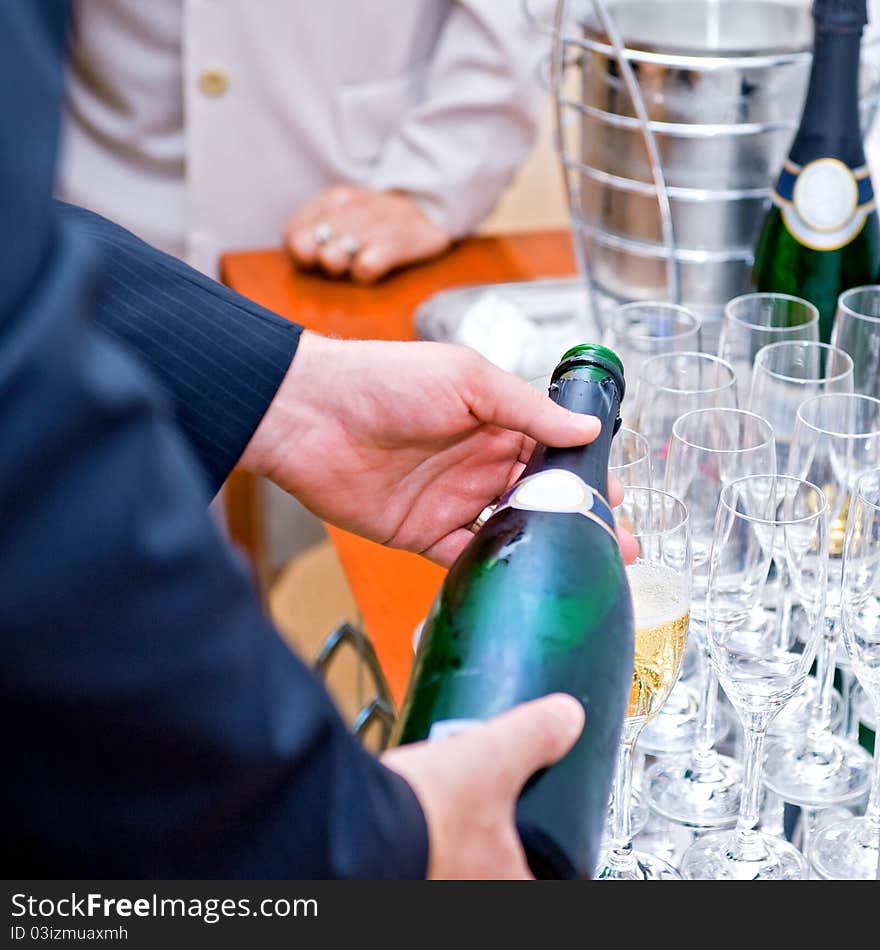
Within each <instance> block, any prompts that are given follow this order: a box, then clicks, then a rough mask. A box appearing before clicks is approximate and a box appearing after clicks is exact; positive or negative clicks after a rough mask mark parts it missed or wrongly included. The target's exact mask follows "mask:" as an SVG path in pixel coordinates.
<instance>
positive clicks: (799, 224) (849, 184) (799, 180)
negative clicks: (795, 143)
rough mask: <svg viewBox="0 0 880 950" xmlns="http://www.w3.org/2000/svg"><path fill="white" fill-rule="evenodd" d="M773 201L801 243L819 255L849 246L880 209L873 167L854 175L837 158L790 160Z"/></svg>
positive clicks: (854, 171)
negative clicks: (877, 209)
mask: <svg viewBox="0 0 880 950" xmlns="http://www.w3.org/2000/svg"><path fill="white" fill-rule="evenodd" d="M772 199H773V203H774V204H775V205H776V206H777V207H778V208H779V209H780V210H781V211H782V219H783V221H784V222H785V226H786V227H787V228H788V230H789V231H790V232H791V235H792V236H793V237H794V238H795V240H796V241H798V243H799V244H803V245H804V247H809V248H811V249H812V250H814V251H835V250H837V249H838V248H841V247H846V245H847V244H849V243H850V242H851V241H852V240H853V239H854V238H855V237H856V236H857V235H858V234H859V232H860V231H861V230H862V228H863V227H864V226H865V221H866V220H867V218H868V215H869V214H870V213H871V212H872V211H873V210H874V207H875V201H874V188H873V185H872V184H871V174H870V172H869V170H868V167H867V165H865V166H862V167H861V168H857V169H855V170H853V169H851V168H850V167H849V166H848V165H846V164H844V163H843V162H841V161H838V159H836V158H819V159H817V160H816V161H814V162H809V163H808V164H806V165H797V164H795V163H794V162H793V161H791V159H787V160H786V162H785V164H784V165H783V166H782V171H781V172H780V175H779V181H778V182H777V183H776V188H775V190H774V191H773V194H772Z"/></svg>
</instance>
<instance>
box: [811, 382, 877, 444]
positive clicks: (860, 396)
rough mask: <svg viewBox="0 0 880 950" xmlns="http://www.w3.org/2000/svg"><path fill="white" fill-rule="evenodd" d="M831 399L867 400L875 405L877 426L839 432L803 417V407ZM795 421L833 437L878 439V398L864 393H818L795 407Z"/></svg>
mask: <svg viewBox="0 0 880 950" xmlns="http://www.w3.org/2000/svg"><path fill="white" fill-rule="evenodd" d="M832 399H847V400H849V401H851V402H853V403H855V402H867V403H873V404H874V405H875V406H877V410H878V415H877V419H878V428H877V429H875V430H873V431H870V430H869V431H867V432H839V431H838V430H837V429H826V428H824V427H823V426H820V425H817V424H816V423H815V422H810V420H809V419H807V418H805V417H804V414H803V413H804V408H805V407H806V406H809V405H811V404H813V403H817V402H819V401H826V402H828V401H830V400H832ZM797 421H798V422H800V423H802V424H803V425H805V426H807V427H809V428H810V429H812V430H813V432H821V433H822V434H824V435H830V436H833V437H834V438H835V439H865V438H877V439H880V399H875V398H874V397H873V396H866V395H865V394H864V393H819V395H818V396H810V397H809V399H805V400H804V401H803V402H802V403H801V404H800V405H799V406H798V408H797Z"/></svg>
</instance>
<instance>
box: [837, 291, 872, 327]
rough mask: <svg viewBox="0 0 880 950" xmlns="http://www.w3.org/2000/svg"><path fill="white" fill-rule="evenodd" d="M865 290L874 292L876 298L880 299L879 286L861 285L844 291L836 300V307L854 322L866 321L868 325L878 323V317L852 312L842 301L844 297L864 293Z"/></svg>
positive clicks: (856, 311) (844, 301)
mask: <svg viewBox="0 0 880 950" xmlns="http://www.w3.org/2000/svg"><path fill="white" fill-rule="evenodd" d="M866 290H870V291H876V292H877V296H878V297H880V284H862V286H861V287H850V288H849V290H844V292H843V293H842V294H841V295H840V296H839V297H838V298H837V307H838V309H840V310H845V311H846V312H847V313H848V314H849V315H850V316H851V317H855V319H856V320H867V321H869V322H870V323H880V317H872V316H871V315H870V314H868V313H860V312H859V311H858V310H854V309H853V308H852V307H851V306H850V305H849V304H848V303H847V302H846V300H845V299H844V298H845V297H849V295H850V294H859V293H864V292H865V291H866Z"/></svg>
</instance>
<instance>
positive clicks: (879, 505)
mask: <svg viewBox="0 0 880 950" xmlns="http://www.w3.org/2000/svg"><path fill="white" fill-rule="evenodd" d="M869 478H876V479H877V480H878V493H880V467H877V468H869V469H867V471H864V472H862V474H861V475H859V477H858V478H857V479H856V484H855V495H856V498H858V500H859V503H860V504H863V505H865V506H867V507H868V508H871V509H873V510H874V511H876V512H880V498H878V500H877V501H871V499H870V498H868V497H867V496H866V495H865V489H864V488H863V487H862V482H863V481H867V480H868V479H869Z"/></svg>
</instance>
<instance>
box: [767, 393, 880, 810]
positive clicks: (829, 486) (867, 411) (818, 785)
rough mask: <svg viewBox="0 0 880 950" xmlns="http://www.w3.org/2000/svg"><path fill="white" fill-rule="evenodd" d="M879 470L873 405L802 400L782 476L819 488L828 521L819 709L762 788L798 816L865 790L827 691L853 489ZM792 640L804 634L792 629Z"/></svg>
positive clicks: (867, 400)
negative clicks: (837, 730)
mask: <svg viewBox="0 0 880 950" xmlns="http://www.w3.org/2000/svg"><path fill="white" fill-rule="evenodd" d="M878 465H880V400H877V399H872V398H871V397H869V396H861V395H857V394H826V395H822V396H814V397H812V398H811V399H808V400H806V401H805V402H804V403H803V404H802V405H801V406H800V407H799V408H798V412H797V423H796V425H795V432H794V437H793V440H792V444H791V452H790V455H789V462H788V471H789V473H790V474H792V475H795V476H797V477H799V478H803V479H807V480H809V481H811V482H813V484H816V485H819V486H820V487H821V488H822V491H823V492H824V494H825V496H826V498H827V500H828V506H829V511H830V516H831V527H830V533H829V564H828V570H829V581H828V603H827V608H826V612H825V617H824V624H823V636H822V639H821V643H820V647H819V656H818V662H817V669H816V681H817V687H818V701H817V702H816V704H815V705H814V707H813V709H812V710H811V713H812V714H811V717H810V721H809V725H808V727H807V728H806V729H805V730H804V731H803V732H802V733H800V734H795V735H786V736H780V737H778V738H775V739H773V740H772V741H771V742H770V743H768V749H767V753H768V756H767V759H768V760H767V769H766V772H765V776H764V780H765V782H766V784H767V787H768V788H769V789H770V790H771V791H773V792H775V793H776V794H777V795H779V796H780V797H781V798H782V799H783V800H784V801H787V802H792V803H793V804H796V805H800V806H802V807H805V808H823V807H830V806H832V805H846V804H849V803H851V802H855V801H858V799H860V798H861V797H862V796H863V795H864V794H865V792H866V791H867V789H868V786H869V784H870V775H871V759H870V756H868V754H867V753H866V752H865V750H864V749H862V748H861V747H860V746H859V745H858V744H857V743H855V742H852V741H851V740H849V739H847V738H846V737H845V736H840V735H835V734H834V732H833V731H832V728H831V726H832V713H833V701H832V698H833V688H834V672H835V665H836V653H837V645H838V641H839V638H840V632H841V630H840V608H841V569H842V555H843V543H844V537H845V532H846V525H847V519H848V513H849V509H850V507H851V499H852V497H853V491H854V488H855V484H856V482H857V481H858V478H859V476H860V475H861V474H862V473H863V472H865V471H867V470H868V469H871V468H874V467H876V466H878ZM791 636H792V638H793V639H796V638H797V637H800V638H801V639H803V632H802V631H799V630H798V629H797V628H796V627H794V626H793V627H792V629H791Z"/></svg>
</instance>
